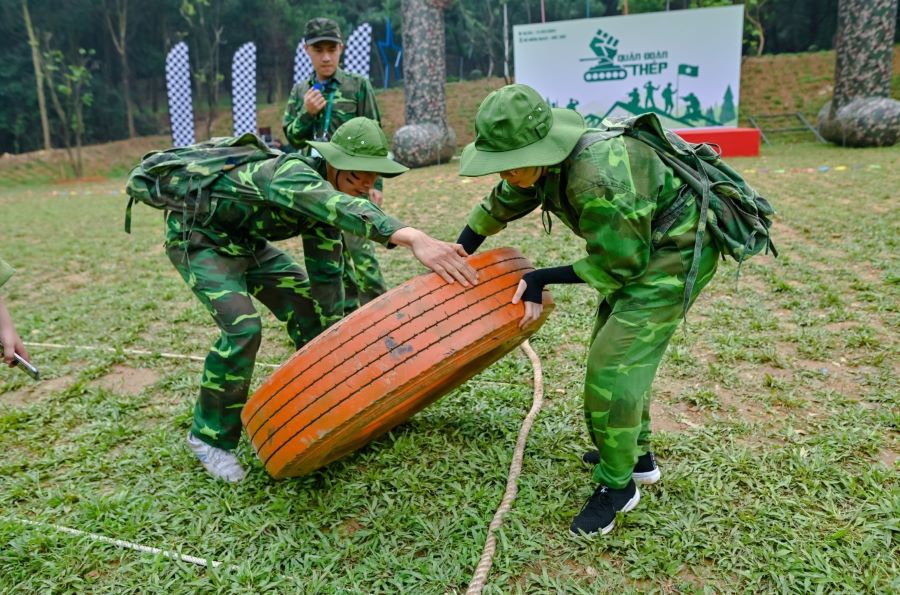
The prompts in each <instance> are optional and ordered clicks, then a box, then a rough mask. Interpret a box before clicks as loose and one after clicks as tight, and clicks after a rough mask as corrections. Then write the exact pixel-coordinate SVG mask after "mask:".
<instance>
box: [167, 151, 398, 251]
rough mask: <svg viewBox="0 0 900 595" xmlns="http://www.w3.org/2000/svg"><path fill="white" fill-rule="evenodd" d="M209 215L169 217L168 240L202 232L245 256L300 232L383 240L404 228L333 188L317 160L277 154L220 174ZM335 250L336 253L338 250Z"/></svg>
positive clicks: (223, 247)
mask: <svg viewBox="0 0 900 595" xmlns="http://www.w3.org/2000/svg"><path fill="white" fill-rule="evenodd" d="M210 202H211V207H210V210H211V212H212V215H210V216H209V217H208V219H206V220H205V221H204V222H203V223H202V224H200V223H197V222H196V221H191V220H189V219H187V218H186V217H184V216H183V215H182V214H180V213H171V214H170V215H169V216H168V217H167V218H166V221H167V236H166V239H167V242H173V241H179V240H184V239H185V238H186V236H188V235H189V234H190V233H191V232H197V233H201V234H203V235H204V236H206V237H207V238H209V240H210V241H212V242H213V243H214V244H215V245H216V246H217V247H218V249H219V251H220V252H222V253H223V254H228V255H234V256H249V255H251V254H252V253H253V250H254V249H255V248H256V247H258V246H259V245H260V243H261V242H263V241H266V240H272V241H275V240H283V239H287V238H291V237H295V236H298V235H302V234H314V235H319V236H322V235H323V234H322V233H321V232H322V231H323V230H325V231H326V232H327V233H325V234H324V235H325V236H327V237H332V236H335V240H336V241H337V242H340V233H339V231H337V230H343V231H346V232H349V233H352V234H354V235H358V236H362V237H366V238H369V239H372V240H375V241H376V242H379V243H381V244H385V245H386V244H387V243H388V240H389V238H390V236H392V235H393V234H394V232H396V231H397V230H398V229H400V228H402V227H406V225H405V224H403V223H402V222H400V221H398V220H397V219H395V218H393V217H391V216H390V215H387V214H385V213H384V212H383V211H382V210H381V209H379V208H378V207H377V206H375V205H374V204H373V203H372V202H371V201H369V200H368V199H367V198H355V197H352V196H349V195H347V194H343V193H341V192H338V191H337V190H335V189H334V188H333V187H332V186H331V185H330V184H329V183H328V182H327V181H326V180H325V162H324V160H322V159H321V158H312V157H302V156H300V155H297V154H295V153H285V154H280V155H279V156H277V157H273V158H271V159H266V160H263V161H255V162H252V163H248V164H245V165H241V166H238V167H236V168H234V169H232V170H231V171H229V172H227V173H226V174H224V175H222V176H221V177H220V178H219V179H218V180H216V182H215V183H214V184H213V186H212V189H211V193H210ZM338 252H339V251H338Z"/></svg>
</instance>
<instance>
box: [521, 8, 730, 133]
mask: <svg viewBox="0 0 900 595" xmlns="http://www.w3.org/2000/svg"><path fill="white" fill-rule="evenodd" d="M743 23H744V7H743V5H736V6H726V7H720V8H701V9H694V10H677V11H671V12H654V13H646V14H637V15H630V16H618V17H606V18H599V19H580V20H575V21H557V22H551V23H536V24H530V25H517V26H515V27H514V28H513V38H514V46H513V48H514V52H515V66H516V82H517V83H524V84H526V85H530V86H532V87H534V88H535V89H537V90H538V91H539V92H540V93H541V94H542V95H543V96H544V97H545V98H547V100H548V101H549V102H550V104H551V105H555V106H556V107H568V108H570V109H575V110H578V111H579V112H580V113H581V114H582V115H583V116H584V117H585V119H586V120H587V122H588V125H595V124H596V123H599V122H600V120H601V119H602V118H605V117H627V116H633V115H637V114H642V113H645V112H654V113H656V114H657V115H659V117H660V119H661V120H662V123H663V125H664V126H666V127H668V128H675V129H678V128H693V127H705V126H737V114H738V111H737V110H738V97H739V95H740V83H741V41H742V36H743Z"/></svg>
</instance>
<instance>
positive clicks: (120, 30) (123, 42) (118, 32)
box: [103, 0, 137, 138]
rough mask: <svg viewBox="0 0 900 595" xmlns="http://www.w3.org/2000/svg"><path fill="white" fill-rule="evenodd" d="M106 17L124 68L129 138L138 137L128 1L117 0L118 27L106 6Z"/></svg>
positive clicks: (124, 91) (123, 78)
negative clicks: (131, 83) (129, 53)
mask: <svg viewBox="0 0 900 595" xmlns="http://www.w3.org/2000/svg"><path fill="white" fill-rule="evenodd" d="M103 8H104V11H105V12H104V16H105V17H106V25H107V27H109V34H110V36H112V42H113V45H114V46H115V47H116V52H117V53H118V54H119V61H120V62H121V66H122V93H124V95H125V117H126V119H127V122H128V138H134V137H136V136H137V132H136V131H135V129H134V105H133V104H132V102H131V86H130V80H131V76H130V73H129V69H128V45H127V39H126V38H127V36H128V0H116V25H117V26H116V27H113V22H112V18H111V17H110V14H109V13H110V11H109V10H107V9H106V5H105V4H104V6H103Z"/></svg>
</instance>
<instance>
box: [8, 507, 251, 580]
mask: <svg viewBox="0 0 900 595" xmlns="http://www.w3.org/2000/svg"><path fill="white" fill-rule="evenodd" d="M0 518H2V519H3V520H7V521H12V522H15V523H21V524H23V525H31V526H32V527H41V528H50V529H55V530H56V531H60V532H61V533H68V534H69V535H77V536H78V537H87V538H88V539H91V540H93V541H99V542H102V543H108V544H110V545H114V546H116V547H120V548H127V549H131V550H135V551H138V552H143V553H145V554H158V555H162V556H165V557H166V558H171V559H173V560H181V561H182V562H190V563H191V564H196V565H198V566H204V567H210V566H212V567H213V568H216V567H218V566H222V563H221V562H218V561H216V560H206V559H204V558H196V557H194V556H188V555H186V554H179V553H178V552H172V551H169V550H161V549H159V548H155V547H150V546H147V545H141V544H139V543H132V542H130V541H125V540H123V539H113V538H111V537H106V536H104V535H98V534H96V533H87V532H85V531H79V530H78V529H72V528H69V527H63V526H62V525H54V524H53V523H40V522H37V521H28V520H25V519H17V518H13V517H0ZM224 567H225V568H228V569H230V570H237V566H224Z"/></svg>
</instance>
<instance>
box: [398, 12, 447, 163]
mask: <svg viewBox="0 0 900 595" xmlns="http://www.w3.org/2000/svg"><path fill="white" fill-rule="evenodd" d="M447 4H449V2H447V0H402V3H401V10H402V13H403V93H404V96H405V98H406V126H404V127H402V128H401V129H400V130H398V131H397V132H396V134H394V152H395V154H396V155H397V159H398V160H399V161H400V162H401V163H405V164H406V165H409V166H412V167H421V166H424V165H431V164H433V163H440V162H446V161H449V160H450V157H452V156H453V155H454V154H455V153H456V134H455V133H454V132H453V130H452V129H451V128H450V127H449V126H448V125H447V100H446V97H445V95H444V80H445V77H446V71H447V69H446V66H445V63H444V59H445V55H444V52H445V49H446V48H445V47H444V45H445V44H444V13H443V9H444V8H445V7H446V5H447Z"/></svg>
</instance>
